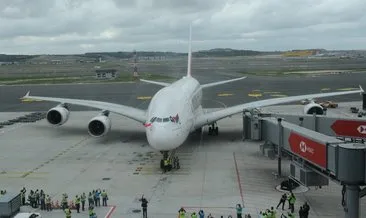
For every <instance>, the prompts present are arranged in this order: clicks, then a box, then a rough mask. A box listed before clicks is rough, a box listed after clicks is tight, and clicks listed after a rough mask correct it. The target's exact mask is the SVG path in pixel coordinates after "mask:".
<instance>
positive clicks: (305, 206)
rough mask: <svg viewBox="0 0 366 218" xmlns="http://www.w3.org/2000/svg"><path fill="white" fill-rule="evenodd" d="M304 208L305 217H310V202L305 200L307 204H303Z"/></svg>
mask: <svg viewBox="0 0 366 218" xmlns="http://www.w3.org/2000/svg"><path fill="white" fill-rule="evenodd" d="M302 208H303V210H304V218H308V217H309V211H310V206H309V204H308V202H305V204H304V205H303V206H302Z"/></svg>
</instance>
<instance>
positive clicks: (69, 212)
mask: <svg viewBox="0 0 366 218" xmlns="http://www.w3.org/2000/svg"><path fill="white" fill-rule="evenodd" d="M64 212H65V214H66V218H71V210H70V208H69V207H66V208H65V210H64Z"/></svg>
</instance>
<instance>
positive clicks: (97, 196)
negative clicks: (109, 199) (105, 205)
mask: <svg viewBox="0 0 366 218" xmlns="http://www.w3.org/2000/svg"><path fill="white" fill-rule="evenodd" d="M100 194H101V191H100V189H97V190H96V191H95V197H96V199H97V203H96V204H95V205H96V206H99V207H100Z"/></svg>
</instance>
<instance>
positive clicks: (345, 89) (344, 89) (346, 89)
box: [337, 88, 358, 91]
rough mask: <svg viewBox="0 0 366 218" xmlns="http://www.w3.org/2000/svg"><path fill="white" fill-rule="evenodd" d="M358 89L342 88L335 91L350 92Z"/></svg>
mask: <svg viewBox="0 0 366 218" xmlns="http://www.w3.org/2000/svg"><path fill="white" fill-rule="evenodd" d="M357 89H358V88H342V89H337V90H338V91H352V90H357Z"/></svg>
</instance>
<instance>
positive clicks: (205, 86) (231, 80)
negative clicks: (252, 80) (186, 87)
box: [201, 76, 247, 89]
mask: <svg viewBox="0 0 366 218" xmlns="http://www.w3.org/2000/svg"><path fill="white" fill-rule="evenodd" d="M245 78H247V77H246V76H244V77H240V78H236V79H229V80H224V81H219V82H214V83H208V84H203V85H201V88H202V89H204V88H208V87H212V86H218V85H221V84H225V83H231V82H235V81H238V80H242V79H245Z"/></svg>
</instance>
